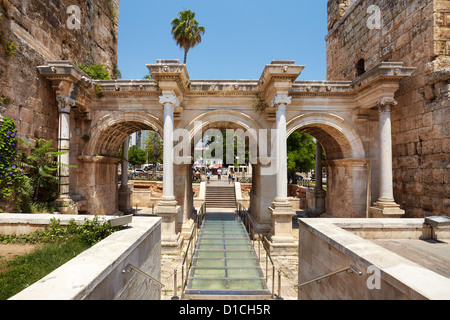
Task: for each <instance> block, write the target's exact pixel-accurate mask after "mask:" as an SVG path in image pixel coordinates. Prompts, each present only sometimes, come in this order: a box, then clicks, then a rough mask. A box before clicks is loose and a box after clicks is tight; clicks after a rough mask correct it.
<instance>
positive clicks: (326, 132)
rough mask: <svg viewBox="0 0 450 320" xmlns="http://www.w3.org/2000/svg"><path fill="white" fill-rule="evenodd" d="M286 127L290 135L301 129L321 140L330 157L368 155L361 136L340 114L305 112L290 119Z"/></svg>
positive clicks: (361, 156) (358, 157)
mask: <svg viewBox="0 0 450 320" xmlns="http://www.w3.org/2000/svg"><path fill="white" fill-rule="evenodd" d="M286 127H287V136H288V137H289V136H290V135H291V134H292V133H294V132H295V131H301V132H305V133H308V134H310V135H311V136H313V137H315V138H316V139H317V140H319V141H320V142H321V144H322V145H323V147H324V149H325V152H326V154H327V157H328V159H349V158H354V159H362V158H365V157H366V152H365V150H364V145H363V143H362V140H361V138H360V136H359V135H358V134H357V133H356V131H355V130H354V129H353V128H352V127H351V125H350V124H348V123H347V122H346V121H345V120H344V119H343V118H341V117H339V116H336V115H333V114H326V113H310V114H303V115H300V116H297V117H295V118H293V119H292V120H290V121H289V122H288V123H287V125H286Z"/></svg>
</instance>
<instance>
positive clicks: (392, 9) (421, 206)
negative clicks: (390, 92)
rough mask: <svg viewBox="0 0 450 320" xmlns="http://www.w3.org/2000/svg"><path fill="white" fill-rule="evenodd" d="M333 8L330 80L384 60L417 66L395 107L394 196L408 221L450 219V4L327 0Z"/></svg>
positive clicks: (346, 77) (349, 77) (406, 0)
mask: <svg viewBox="0 0 450 320" xmlns="http://www.w3.org/2000/svg"><path fill="white" fill-rule="evenodd" d="M338 2H339V3H338ZM336 6H337V7H336ZM333 8H334V9H333ZM339 10H340V11H339ZM342 10H346V11H345V13H343V12H342ZM328 11H329V12H328V14H329V20H328V28H329V33H328V35H327V37H326V41H327V60H328V70H327V77H328V79H329V80H353V79H355V78H357V77H358V76H359V75H361V74H362V73H364V72H365V71H368V70H370V69H371V68H373V67H374V66H376V65H377V64H378V63H380V62H404V65H405V66H407V67H415V68H417V69H416V70H415V71H414V73H413V75H412V76H411V77H410V78H408V79H406V80H404V81H403V82H402V83H401V86H400V89H399V91H398V92H397V94H396V100H397V101H398V105H397V106H395V107H394V108H393V110H392V143H393V170H394V196H395V198H396V201H397V202H398V203H399V204H401V206H402V207H403V208H404V209H405V210H406V216H408V217H422V216H426V215H439V214H446V215H448V214H450V199H449V196H448V195H449V194H450V167H449V162H450V161H449V159H450V107H449V106H450V102H449V79H450V1H446V0H429V1H419V0H403V1H389V0H358V1H355V3H354V4H353V6H351V7H348V5H346V2H345V1H329V5H328Z"/></svg>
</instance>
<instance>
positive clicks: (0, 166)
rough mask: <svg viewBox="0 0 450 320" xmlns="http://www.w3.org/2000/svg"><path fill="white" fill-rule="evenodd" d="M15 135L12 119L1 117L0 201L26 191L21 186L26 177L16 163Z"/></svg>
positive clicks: (16, 143) (16, 144) (16, 142)
mask: <svg viewBox="0 0 450 320" xmlns="http://www.w3.org/2000/svg"><path fill="white" fill-rule="evenodd" d="M17 136H18V134H17V129H16V125H15V123H14V121H13V120H11V119H9V118H7V117H5V118H3V121H0V201H2V200H3V201H7V200H9V198H10V197H11V196H13V195H14V194H17V193H18V194H21V192H23V193H27V189H23V188H21V187H22V186H23V185H24V184H26V178H25V177H24V173H23V170H22V169H21V168H19V167H18V165H17V163H18V159H17V146H18V141H17Z"/></svg>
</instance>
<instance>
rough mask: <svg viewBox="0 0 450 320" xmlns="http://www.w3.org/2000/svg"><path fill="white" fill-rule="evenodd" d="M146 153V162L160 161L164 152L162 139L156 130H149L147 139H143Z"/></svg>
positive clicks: (154, 162)
mask: <svg viewBox="0 0 450 320" xmlns="http://www.w3.org/2000/svg"><path fill="white" fill-rule="evenodd" d="M144 144H145V148H146V150H145V151H146V154H147V155H148V159H147V163H153V164H157V163H162V162H163V152H164V141H163V139H161V137H160V135H159V134H158V133H156V132H153V131H150V132H149V133H148V139H147V140H146V141H145V143H144Z"/></svg>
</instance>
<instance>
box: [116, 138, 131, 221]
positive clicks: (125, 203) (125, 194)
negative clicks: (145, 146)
mask: <svg viewBox="0 0 450 320" xmlns="http://www.w3.org/2000/svg"><path fill="white" fill-rule="evenodd" d="M128 149H129V137H127V138H126V139H125V141H124V143H123V145H122V157H123V159H122V163H121V165H122V176H121V184H120V188H119V210H120V211H122V212H123V213H125V214H128V213H130V212H131V211H132V208H131V198H130V197H131V193H132V192H131V190H130V188H129V187H128Z"/></svg>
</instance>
